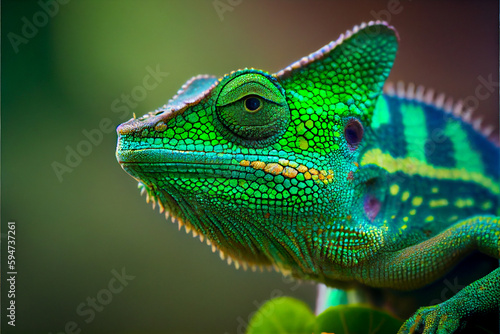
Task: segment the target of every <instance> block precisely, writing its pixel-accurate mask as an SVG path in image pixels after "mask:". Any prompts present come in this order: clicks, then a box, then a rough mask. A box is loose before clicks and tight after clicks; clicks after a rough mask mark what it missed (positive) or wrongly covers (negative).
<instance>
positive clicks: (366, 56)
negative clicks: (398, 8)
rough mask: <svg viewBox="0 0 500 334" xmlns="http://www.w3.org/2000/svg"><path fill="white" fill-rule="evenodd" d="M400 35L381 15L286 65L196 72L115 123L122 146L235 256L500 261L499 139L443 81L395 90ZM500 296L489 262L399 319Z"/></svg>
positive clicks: (386, 284) (387, 278)
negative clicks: (155, 104) (439, 88)
mask: <svg viewBox="0 0 500 334" xmlns="http://www.w3.org/2000/svg"><path fill="white" fill-rule="evenodd" d="M397 47H398V36H397V33H396V31H395V30H394V29H393V28H392V27H390V26H389V25H388V24H386V23H385V22H379V21H377V22H370V23H368V24H362V25H360V26H357V27H355V28H354V29H353V30H352V31H348V32H347V33H346V34H344V35H342V36H341V37H340V38H339V39H338V40H337V41H335V42H331V43H330V44H328V45H326V46H325V47H323V48H321V49H320V50H318V51H317V52H314V53H312V54H311V55H309V56H307V57H304V58H302V59H301V60H299V61H297V62H295V63H293V64H291V65H290V66H288V67H286V68H285V69H283V70H281V71H279V72H278V73H275V74H269V73H267V72H264V71H261V70H256V69H244V70H238V71H234V72H231V73H229V74H227V75H225V76H224V77H222V78H220V79H217V78H216V77H213V76H209V75H201V76H197V77H194V78H192V79H191V80H189V81H188V82H187V83H186V84H185V85H184V86H183V87H182V88H181V90H179V92H178V93H177V95H176V96H174V97H173V98H172V99H171V100H170V101H169V102H168V104H166V105H165V106H163V107H162V108H160V109H158V110H156V111H154V112H150V113H148V114H146V115H144V116H142V117H140V118H135V117H134V118H133V119H131V120H129V121H128V122H126V123H123V124H121V125H120V126H119V127H118V129H117V132H118V135H119V138H118V146H117V151H116V156H117V159H118V161H119V163H120V164H121V166H122V167H123V169H124V170H125V171H126V172H127V173H129V174H130V175H131V176H132V177H133V178H135V179H136V180H137V181H139V186H140V188H142V191H143V192H146V193H147V198H148V201H150V200H152V201H153V204H155V203H156V204H158V205H159V207H160V211H162V212H163V210H165V211H166V216H167V217H171V218H172V219H173V220H176V221H178V222H179V224H180V225H182V226H185V229H186V230H187V231H188V232H189V231H192V233H193V234H194V235H199V237H200V239H201V240H202V241H204V240H206V242H207V244H209V245H211V246H212V247H213V248H214V249H217V250H219V252H220V254H221V257H222V258H223V259H228V262H234V263H235V265H236V267H239V266H244V267H247V266H250V267H252V268H255V267H259V266H260V267H267V266H274V267H275V268H276V269H278V270H279V271H281V272H283V273H286V274H291V275H293V276H294V277H297V278H300V279H311V280H315V281H318V282H322V283H324V284H326V285H327V286H331V287H339V288H342V289H350V288H361V289H362V288H364V287H366V288H367V289H373V288H376V289H382V290H383V289H390V290H394V291H399V290H400V291H403V292H404V291H409V292H411V291H412V290H418V289H422V288H424V287H426V286H428V285H429V284H432V283H433V282H435V281H437V280H440V279H441V278H442V277H443V276H444V275H445V274H446V273H448V272H449V271H450V270H451V269H452V268H454V267H455V266H456V265H457V264H458V263H459V262H461V261H462V260H463V259H464V258H467V256H469V254H476V255H477V256H480V257H481V259H490V260H491V261H493V263H496V264H498V262H497V260H496V259H499V258H500V241H499V240H500V223H499V218H498V202H497V197H498V195H499V193H500V185H499V149H498V146H497V145H498V144H496V143H495V142H494V140H492V139H488V138H487V137H488V136H489V135H490V134H491V130H489V131H486V130H482V129H481V128H480V126H479V124H478V123H477V122H476V123H475V122H472V121H470V114H469V113H468V111H466V110H465V108H464V107H463V106H462V105H461V104H460V103H456V104H452V103H446V102H445V99H444V98H443V96H442V95H439V96H437V97H435V98H434V97H433V94H432V91H424V90H423V89H422V88H420V87H419V88H417V89H415V88H414V87H413V86H412V85H409V86H408V87H406V88H403V87H402V86H401V87H399V88H397V89H395V88H393V87H392V86H390V85H386V93H383V87H384V82H385V80H386V78H387V76H388V75H389V72H390V70H391V67H392V65H393V62H394V59H395V56H396V51H397ZM491 261H490V262H491ZM441 287H442V286H441ZM432 298H433V297H432V296H427V301H428V300H429V299H432ZM437 298H439V296H438V297H437ZM499 304H500V269H498V268H491V266H490V267H488V270H487V272H486V273H485V274H484V275H482V276H480V277H478V278H477V279H475V280H474V281H472V282H471V283H470V284H469V285H467V286H465V287H464V288H463V289H461V290H460V291H459V292H458V293H456V294H455V295H454V296H453V297H452V298H450V299H448V300H446V301H442V302H441V303H439V304H437V305H432V306H425V304H424V305H417V307H418V306H425V307H422V308H419V309H418V310H417V307H416V308H414V309H413V310H411V313H413V316H412V317H410V318H409V319H408V320H407V321H406V322H405V324H404V325H403V327H402V328H401V330H400V333H409V332H414V331H416V332H419V331H424V333H438V332H439V333H452V332H454V331H455V330H457V329H459V328H461V327H462V326H463V325H464V324H465V323H466V322H467V320H468V319H469V317H471V316H474V315H476V314H484V313H485V312H490V313H488V314H493V315H495V313H497V312H498V311H496V310H498V307H499ZM427 305H428V304H427ZM415 311H416V313H415Z"/></svg>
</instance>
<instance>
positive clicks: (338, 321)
mask: <svg viewBox="0 0 500 334" xmlns="http://www.w3.org/2000/svg"><path fill="white" fill-rule="evenodd" d="M402 325H403V321H401V320H399V319H397V318H394V317H393V316H391V315H390V314H389V313H387V312H384V311H380V310H376V309H373V308H370V307H368V306H362V305H339V306H332V307H329V308H328V309H326V310H325V311H324V312H323V313H321V314H320V315H318V317H317V318H316V325H315V328H314V334H320V333H325V332H326V333H335V334H375V333H380V334H385V333H397V332H398V330H399V328H400V327H401V326H402Z"/></svg>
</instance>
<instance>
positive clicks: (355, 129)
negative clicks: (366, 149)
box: [344, 118, 364, 150]
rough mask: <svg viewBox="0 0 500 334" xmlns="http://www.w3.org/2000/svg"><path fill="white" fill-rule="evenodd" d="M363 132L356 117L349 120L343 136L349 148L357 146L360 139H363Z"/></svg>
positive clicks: (353, 148) (352, 148)
mask: <svg viewBox="0 0 500 334" xmlns="http://www.w3.org/2000/svg"><path fill="white" fill-rule="evenodd" d="M363 132H364V131H363V126H362V125H361V123H360V122H359V121H358V120H357V119H354V118H353V119H351V120H349V123H347V125H346V127H345V129H344V136H345V139H346V141H347V145H349V148H350V149H351V150H355V149H357V148H358V145H359V143H360V142H361V139H363Z"/></svg>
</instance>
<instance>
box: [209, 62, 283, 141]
mask: <svg viewBox="0 0 500 334" xmlns="http://www.w3.org/2000/svg"><path fill="white" fill-rule="evenodd" d="M242 72H243V73H242ZM242 72H240V73H236V74H233V75H232V76H230V77H229V78H228V79H227V81H226V82H225V83H224V81H223V82H221V86H222V88H221V91H220V93H219V95H218V97H217V101H216V103H215V108H216V116H217V117H216V122H215V125H216V126H217V129H218V130H219V131H220V132H221V133H222V134H223V135H226V136H229V137H231V140H233V141H235V142H237V143H238V144H240V145H243V146H248V147H264V146H267V145H271V144H273V143H274V142H276V139H277V138H278V136H279V135H281V134H282V133H284V132H285V130H286V128H287V126H288V123H289V122H290V109H289V108H288V104H287V102H286V99H285V96H284V94H283V92H282V90H281V89H280V88H279V86H278V83H277V82H274V81H275V79H274V78H273V77H268V76H266V75H265V74H263V73H262V72H256V71H255V70H252V71H248V70H246V71H242Z"/></svg>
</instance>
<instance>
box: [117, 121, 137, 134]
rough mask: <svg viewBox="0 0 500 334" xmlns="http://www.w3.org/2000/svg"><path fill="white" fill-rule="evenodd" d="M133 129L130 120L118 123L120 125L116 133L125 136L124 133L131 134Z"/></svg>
mask: <svg viewBox="0 0 500 334" xmlns="http://www.w3.org/2000/svg"><path fill="white" fill-rule="evenodd" d="M132 129H133V127H132V126H130V124H129V122H127V123H122V124H120V125H118V127H117V128H116V133H117V134H119V135H122V136H123V135H127V134H130V132H132V131H131V130H132Z"/></svg>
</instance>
